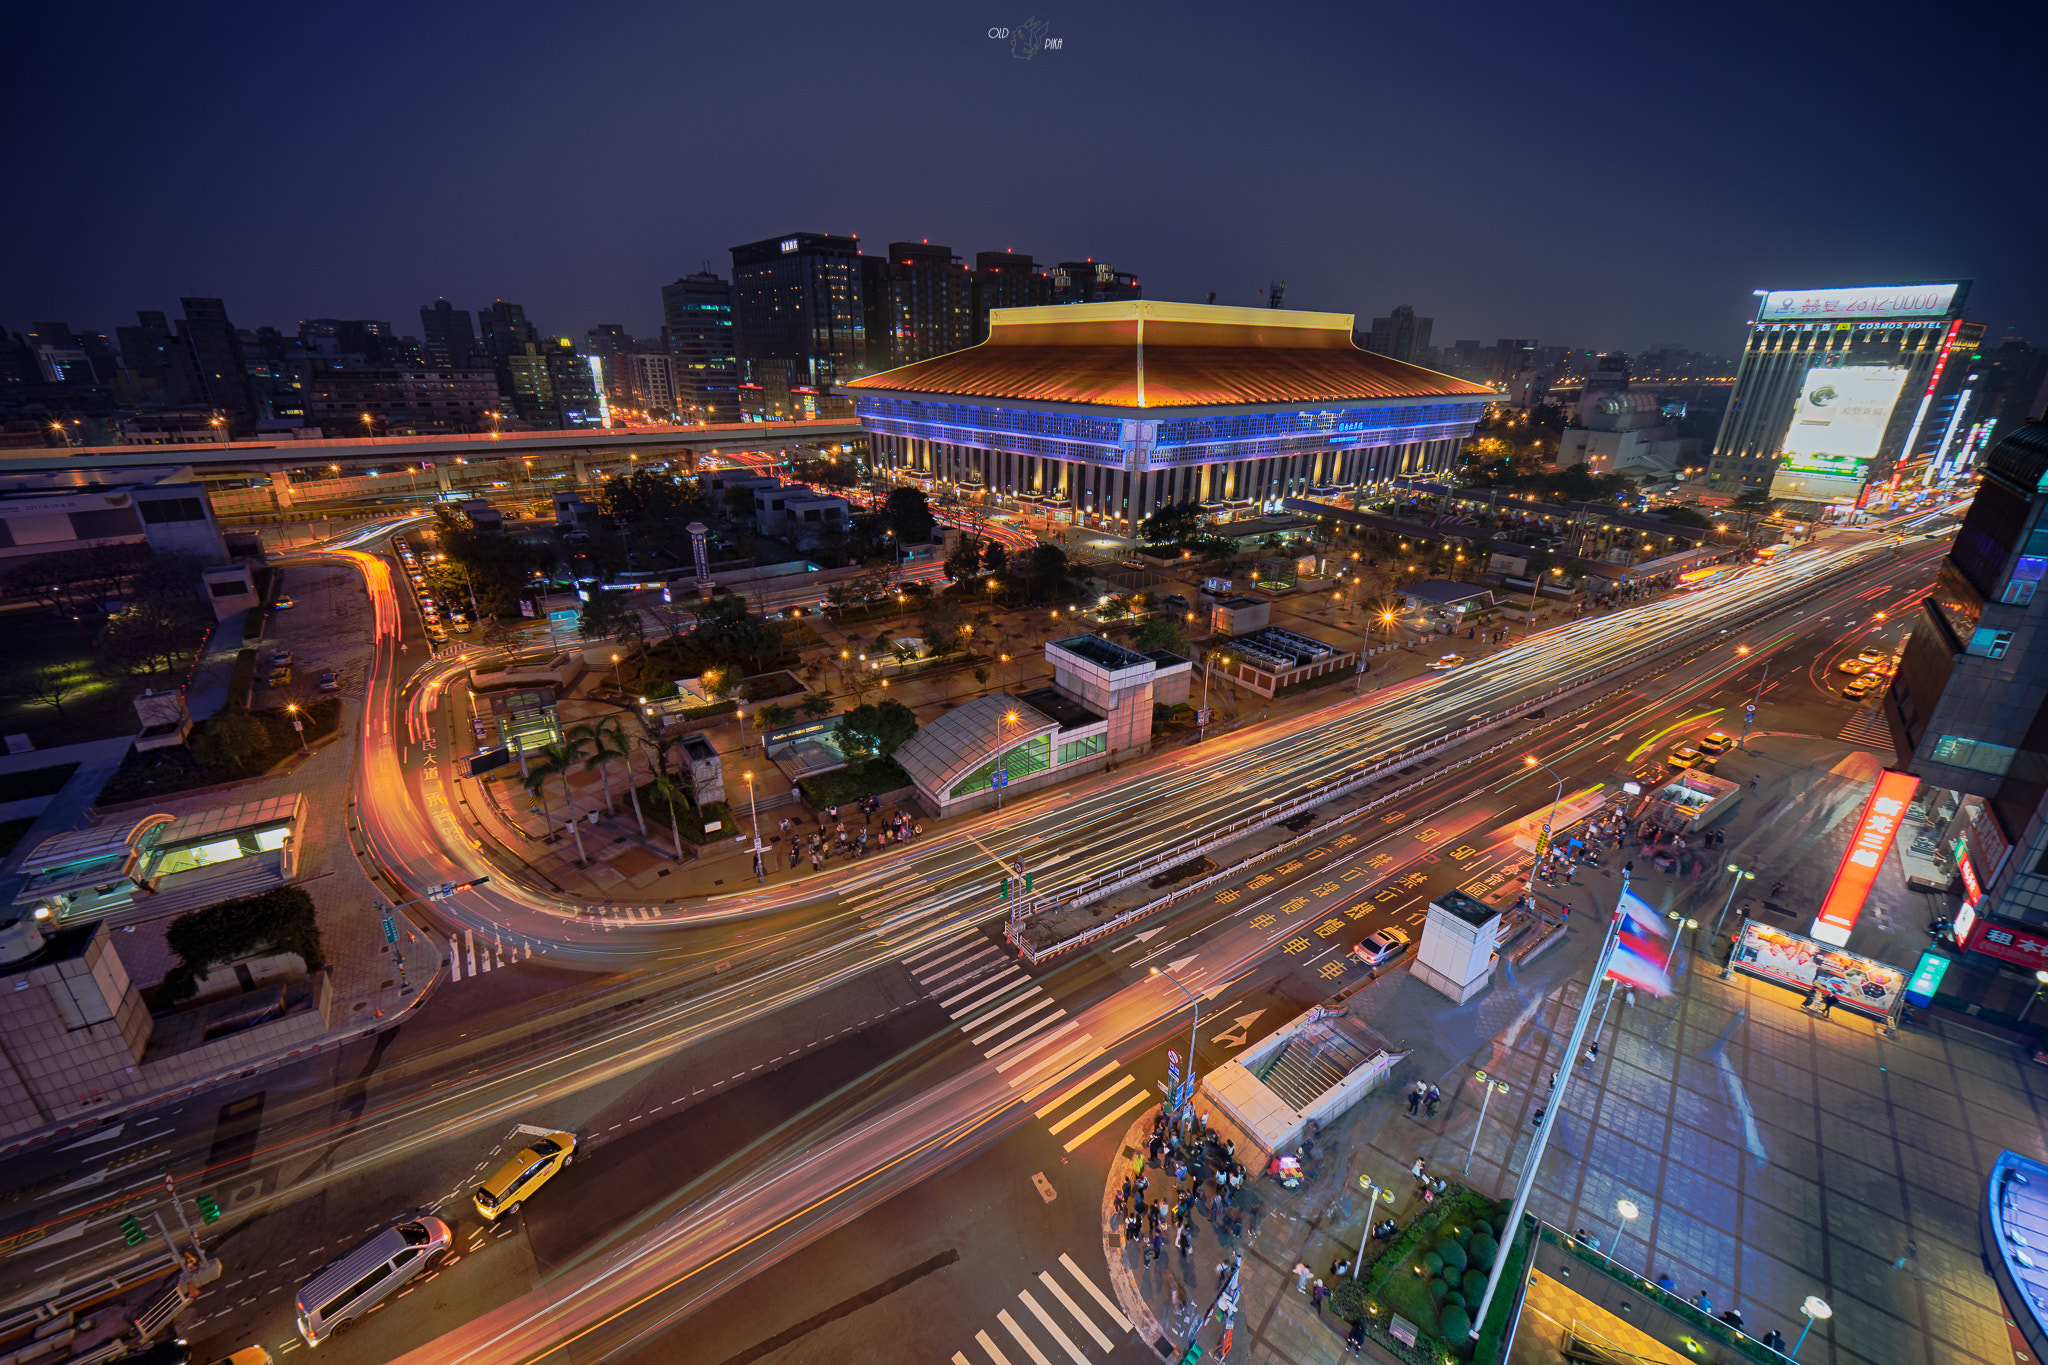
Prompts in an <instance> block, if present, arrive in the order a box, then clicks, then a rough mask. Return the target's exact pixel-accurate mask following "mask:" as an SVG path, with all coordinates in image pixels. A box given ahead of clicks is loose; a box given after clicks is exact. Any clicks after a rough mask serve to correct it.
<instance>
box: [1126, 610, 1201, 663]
mask: <svg viewBox="0 0 2048 1365" xmlns="http://www.w3.org/2000/svg"><path fill="white" fill-rule="evenodd" d="M1131 647H1132V648H1133V649H1167V650H1172V651H1173V652H1174V653H1175V654H1185V653H1187V650H1188V637H1187V636H1186V635H1184V634H1182V632H1181V628H1180V625H1179V623H1177V622H1176V621H1174V620H1173V619H1172V618H1171V617H1167V616H1148V617H1147V618H1145V619H1144V620H1143V621H1140V622H1138V624H1137V625H1135V626H1133V627H1132V628H1131Z"/></svg>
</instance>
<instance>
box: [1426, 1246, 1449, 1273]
mask: <svg viewBox="0 0 2048 1365" xmlns="http://www.w3.org/2000/svg"><path fill="white" fill-rule="evenodd" d="M1422 1268H1423V1269H1424V1270H1427V1271H1428V1272H1429V1273H1430V1274H1431V1275H1441V1274H1443V1273H1444V1258H1443V1257H1442V1256H1440V1255H1438V1254H1437V1253H1436V1252H1434V1251H1432V1252H1430V1253H1428V1254H1427V1255H1425V1256H1424V1257H1423V1258H1422Z"/></svg>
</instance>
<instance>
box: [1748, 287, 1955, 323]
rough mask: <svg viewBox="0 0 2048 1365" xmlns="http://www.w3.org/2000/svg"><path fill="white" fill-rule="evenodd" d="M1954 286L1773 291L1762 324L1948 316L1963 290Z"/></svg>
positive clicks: (1761, 315)
mask: <svg viewBox="0 0 2048 1365" xmlns="http://www.w3.org/2000/svg"><path fill="white" fill-rule="evenodd" d="M1962 287H1963V285H1962V282H1960V281H1959V282H1957V283H1954V284H1885V285H1873V286H1870V287H1867V288H1862V289H1773V290H1771V291H1770V292H1769V293H1767V294H1765V295H1764V306H1763V308H1762V310H1761V311H1759V312H1758V313H1757V321H1759V322H1875V321H1876V320H1878V319H1879V318H1938V317H1946V316H1947V315H1948V312H1949V309H1950V308H1951V307H1952V306H1954V304H1955V302H1956V295H1957V294H1958V293H1960V292H1961V290H1962Z"/></svg>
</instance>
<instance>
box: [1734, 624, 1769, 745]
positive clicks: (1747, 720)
mask: <svg viewBox="0 0 2048 1365" xmlns="http://www.w3.org/2000/svg"><path fill="white" fill-rule="evenodd" d="M1735 652H1736V653H1737V654H1742V655H1747V654H1748V653H1749V646H1748V645H1737V646H1735ZM1770 674H1771V661H1770V660H1769V659H1765V660H1764V661H1763V669H1762V671H1761V672H1759V673H1758V674H1757V677H1756V691H1755V692H1753V693H1751V694H1750V698H1749V705H1747V706H1745V707H1743V708H1742V738H1741V739H1739V740H1737V741H1736V742H1735V747H1736V748H1738V749H1740V748H1743V747H1744V746H1746V745H1747V744H1748V743H1749V727H1750V725H1751V724H1752V723H1754V722H1755V720H1756V706H1757V703H1758V702H1760V701H1762V700H1763V695H1764V679H1765V678H1768V677H1769V676H1770Z"/></svg>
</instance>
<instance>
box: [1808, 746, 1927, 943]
mask: <svg viewBox="0 0 2048 1365" xmlns="http://www.w3.org/2000/svg"><path fill="white" fill-rule="evenodd" d="M1919 788H1920V779H1919V778H1917V777H1915V776H1913V775H1912V774H1911V773H1898V772H1892V771H1890V770H1887V771H1886V772H1885V773H1884V775H1883V776H1881V777H1879V778H1878V779H1877V787H1876V789H1875V790H1874V791H1872V792H1871V793H1870V799H1869V800H1868V801H1866V802H1864V803H1863V814H1862V815H1860V816H1858V817H1857V819H1856V829H1855V832H1854V833H1852V834H1851V835H1850V836H1849V850H1848V852H1846V853H1844V854H1843V855H1842V864H1841V866H1840V867H1837V868H1836V869H1835V880H1834V883H1833V884H1832V885H1830V886H1829V887H1828V894H1827V899H1825V900H1823V901H1822V902H1821V903H1820V913H1819V914H1817V915H1815V916H1814V917H1813V936H1814V937H1815V938H1817V939H1819V940H1821V941H1822V942H1823V943H1832V944H1834V945H1835V946H1836V947H1838V948H1839V947H1841V946H1843V945H1845V944H1847V943H1848V941H1849V931H1850V930H1851V929H1853V928H1854V927H1855V926H1856V917H1857V916H1858V915H1859V914H1861V913H1862V912H1863V902H1864V901H1866V900H1868V899H1869V898H1870V888H1871V887H1872V886H1873V885H1874V884H1875V883H1876V882H1877V870H1878V868H1880V867H1882V866H1883V865H1884V855H1885V854H1887V853H1889V852H1891V847H1892V840H1893V839H1894V838H1896V837H1897V836H1898V832H1899V822H1900V821H1901V820H1903V819H1904V818H1905V815H1906V805H1907V803H1908V802H1910V801H1911V800H1912V799H1913V793H1914V792H1915V791H1917V790H1919Z"/></svg>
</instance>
